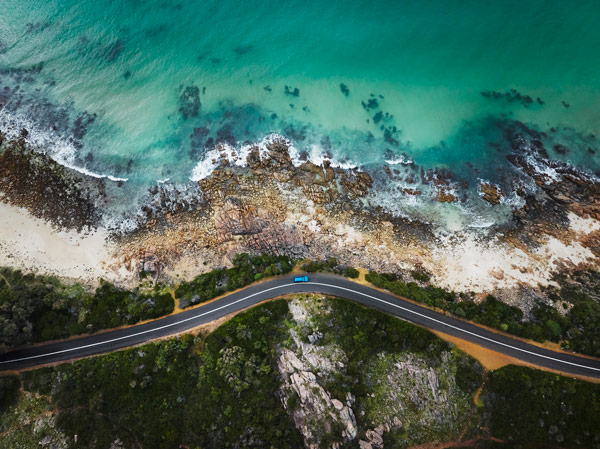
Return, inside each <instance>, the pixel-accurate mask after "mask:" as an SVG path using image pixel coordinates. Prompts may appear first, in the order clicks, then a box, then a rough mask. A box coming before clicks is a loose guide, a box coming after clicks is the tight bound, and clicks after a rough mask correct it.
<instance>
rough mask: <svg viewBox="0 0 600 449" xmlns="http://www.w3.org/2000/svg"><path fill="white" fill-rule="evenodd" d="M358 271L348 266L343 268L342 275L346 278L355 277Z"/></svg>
mask: <svg viewBox="0 0 600 449" xmlns="http://www.w3.org/2000/svg"><path fill="white" fill-rule="evenodd" d="M359 274H360V273H359V272H358V270H357V269H356V268H352V267H348V268H346V269H345V270H344V276H346V277H347V278H352V279H356V278H357V277H358V275H359Z"/></svg>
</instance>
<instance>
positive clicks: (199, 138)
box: [190, 126, 210, 160]
mask: <svg viewBox="0 0 600 449" xmlns="http://www.w3.org/2000/svg"><path fill="white" fill-rule="evenodd" d="M209 132H210V130H209V129H208V128H207V127H205V126H200V127H198V128H194V129H193V131H192V134H191V135H190V159H192V160H196V159H198V156H199V155H200V153H201V152H202V150H203V149H204V148H205V145H206V142H205V139H206V138H207V137H208V134H209Z"/></svg>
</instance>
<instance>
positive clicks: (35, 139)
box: [0, 110, 128, 182]
mask: <svg viewBox="0 0 600 449" xmlns="http://www.w3.org/2000/svg"><path fill="white" fill-rule="evenodd" d="M0 123H2V132H3V133H4V134H5V135H6V136H7V137H8V138H9V139H18V138H21V137H22V135H21V130H22V129H26V130H27V137H24V139H25V141H26V142H27V144H28V145H29V146H30V147H31V148H32V149H34V150H35V151H37V152H39V153H43V154H47V155H48V156H50V157H51V158H52V160H54V161H55V162H57V163H59V164H60V165H62V166H64V167H67V168H70V169H71V170H75V171H77V172H79V173H81V174H83V175H86V176H91V177H92V178H98V179H103V178H106V179H109V180H111V181H115V182H118V181H123V182H124V181H127V180H128V178H119V177H117V176H112V175H109V174H104V173H96V172H93V171H91V170H88V169H87V168H85V167H79V166H77V165H75V159H76V155H77V149H76V148H75V146H74V145H73V144H72V143H70V142H67V141H65V139H64V138H62V137H60V136H58V135H57V134H56V133H54V132H52V131H45V130H40V129H39V127H38V126H37V125H36V124H35V123H34V122H33V121H32V120H30V119H29V118H27V117H25V116H22V115H15V114H11V113H9V112H7V111H5V110H0Z"/></svg>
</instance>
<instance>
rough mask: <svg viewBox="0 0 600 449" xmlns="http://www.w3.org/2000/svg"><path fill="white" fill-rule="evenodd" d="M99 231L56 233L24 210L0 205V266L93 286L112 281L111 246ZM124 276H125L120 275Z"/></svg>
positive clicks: (104, 233)
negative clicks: (82, 282)
mask: <svg viewBox="0 0 600 449" xmlns="http://www.w3.org/2000/svg"><path fill="white" fill-rule="evenodd" d="M106 237H107V235H106V232H104V231H102V230H100V231H95V232H91V233H88V234H83V233H81V234H80V233H77V232H76V231H70V232H65V231H60V232H59V231H57V230H56V229H55V228H53V227H52V226H51V225H50V224H49V223H47V222H45V221H44V220H40V219H38V218H36V217H33V216H32V215H30V214H29V212H27V211H26V210H25V209H22V208H18V207H14V206H11V205H8V204H4V203H0V265H1V266H10V267H13V268H20V269H23V270H26V271H34V272H37V273H44V274H53V275H56V276H60V277H61V278H69V279H76V280H80V281H84V282H86V283H89V284H96V283H97V282H98V281H99V279H100V278H104V279H107V280H115V279H117V278H118V277H119V273H117V272H115V271H113V270H112V269H110V268H109V265H110V264H111V262H112V258H111V254H112V246H111V245H110V244H109V243H108V242H107V240H106ZM122 274H125V273H122Z"/></svg>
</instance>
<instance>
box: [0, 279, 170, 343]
mask: <svg viewBox="0 0 600 449" xmlns="http://www.w3.org/2000/svg"><path fill="white" fill-rule="evenodd" d="M173 307H174V301H173V298H172V297H171V294H170V292H169V291H168V290H167V289H165V288H164V287H161V286H155V287H148V288H136V289H134V290H133V291H128V290H124V289H121V288H118V287H115V286H114V285H111V284H109V283H107V282H102V283H101V285H100V287H98V288H97V289H96V290H95V292H93V293H89V292H87V291H86V290H85V289H84V288H83V287H82V286H81V285H80V284H74V285H66V284H63V283H62V282H61V281H59V280H58V279H56V278H55V277H51V276H38V275H33V274H23V273H22V272H21V271H19V270H11V269H9V268H0V352H3V351H5V350H6V349H7V348H8V347H10V346H17V345H21V344H25V343H29V342H38V341H44V340H52V339H59V338H65V337H69V336H71V335H77V334H82V333H87V332H95V331H98V330H100V329H106V328H111V327H117V326H120V325H123V324H135V323H137V322H138V321H141V320H146V319H150V318H156V317H159V316H162V315H166V314H169V313H171V312H172V311H173Z"/></svg>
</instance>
